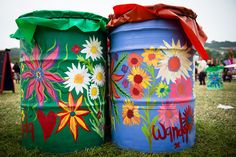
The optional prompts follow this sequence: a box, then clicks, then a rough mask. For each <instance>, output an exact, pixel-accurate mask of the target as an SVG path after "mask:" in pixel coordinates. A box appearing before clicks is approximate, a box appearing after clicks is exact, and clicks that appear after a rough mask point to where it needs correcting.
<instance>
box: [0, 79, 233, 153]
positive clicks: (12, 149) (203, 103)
mask: <svg viewBox="0 0 236 157" xmlns="http://www.w3.org/2000/svg"><path fill="white" fill-rule="evenodd" d="M19 88H20V87H19V84H17V85H16V93H15V94H12V92H4V93H3V94H2V95H0V124H1V127H0V157H7V156H16V157H18V156H20V157H21V156H22V157H28V156H34V157H40V156H41V157H42V156H50V157H51V156H65V154H64V155H55V154H45V153H43V152H40V151H39V150H26V149H24V147H22V146H21V124H20V123H21V122H20V89H19ZM195 93H196V96H197V98H196V106H195V109H196V111H195V112H196V113H195V116H196V125H197V133H196V144H195V145H194V146H193V148H191V149H187V150H185V151H183V152H178V153H170V154H145V153H140V152H136V151H127V150H121V149H119V148H117V147H116V146H115V145H113V144H112V143H111V142H106V143H105V144H104V145H102V146H101V147H97V148H91V149H87V150H84V151H80V152H74V153H70V154H66V156H70V157H74V156H102V157H104V156H116V157H118V156H122V157H123V156H124V157H135V156H142V157H143V156H144V157H150V156H157V157H158V156H160V157H162V156H214V157H216V156H232V157H233V156H236V81H235V80H234V81H233V82H230V83H229V82H226V83H224V89H223V90H218V91H209V90H207V89H206V86H200V85H198V83H196V88H195ZM219 104H227V105H231V106H233V107H234V109H230V110H223V109H218V108H217V106H218V105H219Z"/></svg>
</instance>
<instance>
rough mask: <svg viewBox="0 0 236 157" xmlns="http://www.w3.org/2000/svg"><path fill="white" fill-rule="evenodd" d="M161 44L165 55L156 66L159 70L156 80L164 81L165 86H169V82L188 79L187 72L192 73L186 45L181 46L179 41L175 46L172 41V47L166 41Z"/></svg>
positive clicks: (188, 49) (188, 48)
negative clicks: (163, 46)
mask: <svg viewBox="0 0 236 157" xmlns="http://www.w3.org/2000/svg"><path fill="white" fill-rule="evenodd" d="M163 42H164V45H165V48H164V51H165V55H164V56H163V58H162V60H160V62H159V64H158V65H157V68H158V69H159V71H158V74H157V79H158V78H161V80H162V81H163V80H166V82H167V84H169V83H170V81H172V82H175V81H176V79H177V78H180V77H181V76H182V77H184V78H185V79H186V78H187V77H190V76H189V73H188V71H192V70H191V67H190V66H191V64H192V62H191V61H190V60H189V58H190V56H191V55H190V54H189V53H188V52H189V51H190V50H191V48H190V47H188V46H187V43H185V44H184V45H183V46H181V44H180V40H178V42H177V44H175V42H174V40H173V39H172V46H171V45H169V44H168V43H167V42H166V41H163Z"/></svg>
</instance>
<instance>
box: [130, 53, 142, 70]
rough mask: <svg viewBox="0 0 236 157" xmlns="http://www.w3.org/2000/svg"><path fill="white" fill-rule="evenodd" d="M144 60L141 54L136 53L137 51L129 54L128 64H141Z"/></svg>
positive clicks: (134, 65) (133, 65) (132, 65)
mask: <svg viewBox="0 0 236 157" xmlns="http://www.w3.org/2000/svg"><path fill="white" fill-rule="evenodd" d="M142 61H143V58H142V57H141V56H139V55H138V54H136V53H135V52H133V53H131V54H129V57H128V65H129V66H130V67H137V66H140V65H141V64H142Z"/></svg>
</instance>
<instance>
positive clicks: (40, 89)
mask: <svg viewBox="0 0 236 157" xmlns="http://www.w3.org/2000/svg"><path fill="white" fill-rule="evenodd" d="M36 94H37V98H38V101H39V106H42V105H43V101H44V86H43V84H42V82H40V81H37V82H36Z"/></svg>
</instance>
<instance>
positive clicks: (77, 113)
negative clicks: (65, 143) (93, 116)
mask: <svg viewBox="0 0 236 157" xmlns="http://www.w3.org/2000/svg"><path fill="white" fill-rule="evenodd" d="M75 114H76V115H77V116H84V115H87V114H89V111H88V110H78V111H75Z"/></svg>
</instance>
